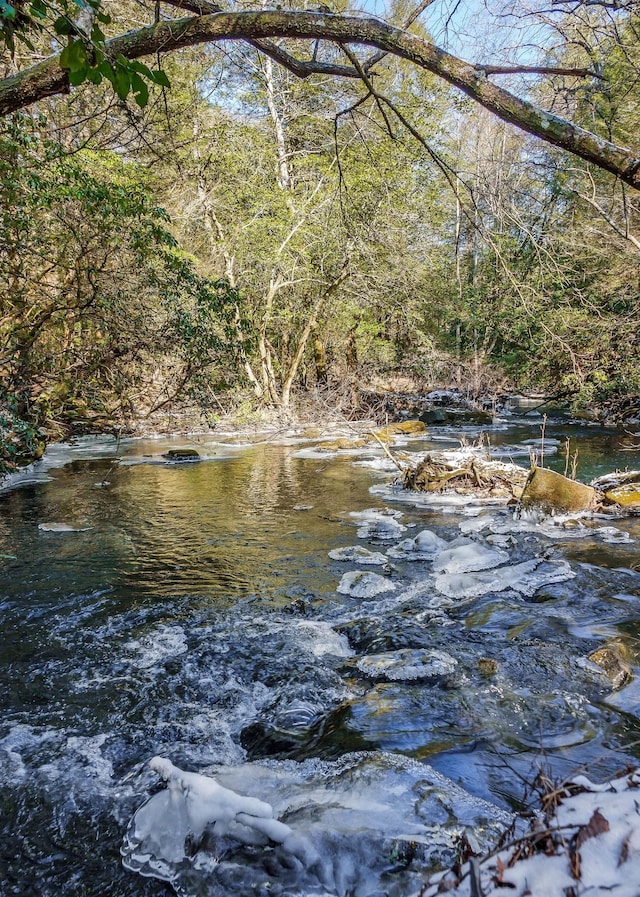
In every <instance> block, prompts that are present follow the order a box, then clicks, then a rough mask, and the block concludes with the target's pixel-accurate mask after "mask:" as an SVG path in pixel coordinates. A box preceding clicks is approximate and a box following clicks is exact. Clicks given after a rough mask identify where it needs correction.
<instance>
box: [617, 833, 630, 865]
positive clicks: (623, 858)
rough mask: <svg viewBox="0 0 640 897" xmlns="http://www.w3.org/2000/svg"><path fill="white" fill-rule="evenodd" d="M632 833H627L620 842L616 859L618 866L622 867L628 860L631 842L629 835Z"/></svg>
mask: <svg viewBox="0 0 640 897" xmlns="http://www.w3.org/2000/svg"><path fill="white" fill-rule="evenodd" d="M632 834H633V832H629V834H628V835H627V837H626V838H625V839H624V841H623V842H622V847H621V848H620V857H619V858H618V866H622V864H623V863H626V862H627V860H628V859H629V841H630V840H631V835H632Z"/></svg>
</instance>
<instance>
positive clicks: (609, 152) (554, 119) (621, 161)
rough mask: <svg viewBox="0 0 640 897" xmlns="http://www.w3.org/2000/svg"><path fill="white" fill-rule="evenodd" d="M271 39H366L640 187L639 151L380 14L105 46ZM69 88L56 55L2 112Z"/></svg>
mask: <svg viewBox="0 0 640 897" xmlns="http://www.w3.org/2000/svg"><path fill="white" fill-rule="evenodd" d="M272 37H281V38H285V37H290V38H296V39H299V38H307V39H311V40H329V41H335V42H336V43H338V44H340V43H353V44H363V45H365V46H369V47H377V48H378V49H379V50H384V51H385V52H388V53H391V54H393V55H395V56H399V57H400V58H402V59H407V60H409V61H410V62H412V63H414V64H415V65H417V66H419V67H421V68H423V69H426V70H427V71H430V72H432V73H433V74H435V75H437V76H438V77H440V78H442V79H443V80H445V81H446V82H448V83H449V84H452V85H453V86H454V87H457V88H458V89H459V90H461V91H463V92H464V93H465V94H467V95H468V96H470V97H471V98H472V99H473V100H475V101H476V102H477V103H480V104H481V105H482V106H484V107H485V108H486V109H488V110H489V111H490V112H492V113H493V114H494V115H497V116H498V117H499V118H501V119H503V120H504V121H507V122H510V123H511V124H514V125H516V126H517V127H519V128H521V129H522V130H524V131H527V132H528V133H530V134H533V135H534V136H536V137H539V138H540V139H541V140H544V141H545V142H547V143H549V144H552V145H553V146H558V147H561V148H562V149H565V150H567V151H568V152H570V153H573V154H574V155H576V156H579V157H581V158H583V159H585V160H586V161H588V162H591V163H593V164H594V165H597V166H598V167H600V168H603V169H605V170H606V171H610V172H611V173H613V174H614V175H616V176H617V177H619V178H620V179H621V180H622V181H624V182H625V183H627V184H629V186H631V187H633V188H634V189H636V190H640V153H638V152H634V151H632V150H629V149H627V148H626V147H623V146H618V145H616V144H614V143H611V142H610V141H608V140H604V139H603V138H602V137H599V136H598V135H596V134H593V133H592V132H590V131H587V130H585V129H584V128H580V127H578V126H577V125H575V124H573V123H571V122H569V121H567V120H565V119H563V118H560V117H559V116H557V115H554V114H552V113H550V112H545V111H544V110H542V109H539V108H538V107H537V106H535V105H533V104H532V103H530V102H528V101H527V100H523V99H521V98H520V97H517V96H515V95H514V94H512V93H510V92H509V91H507V90H505V89H503V88H501V87H499V86H497V85H496V84H493V83H492V82H490V81H489V80H488V79H487V75H486V72H485V71H484V70H483V69H482V67H478V66H474V65H471V64H470V63H468V62H465V61H464V60H462V59H459V58H458V57H456V56H452V55H451V54H450V53H447V52H445V51H444V50H441V49H440V48H438V47H436V46H435V45H434V44H432V43H430V42H429V41H427V40H424V39H422V38H420V37H417V36H416V35H414V34H409V33H408V32H406V31H402V30H401V29H399V28H394V27H393V26H392V25H387V24H386V23H385V22H381V21H379V20H377V19H373V18H359V17H355V16H334V15H327V14H324V13H310V12H288V11H284V10H268V11H264V12H230V13H214V14H212V15H206V16H198V17H192V18H186V19H173V20H170V21H164V22H158V23H156V24H154V25H149V26H147V27H145V28H141V29H139V30H137V31H130V32H127V33H126V34H122V35H119V36H118V37H114V38H112V39H111V40H109V41H106V44H105V47H106V51H107V52H108V53H110V54H114V55H115V54H117V53H122V54H123V55H124V56H125V57H127V58H128V59H137V58H139V57H141V56H148V55H150V54H153V53H156V52H158V51H162V52H168V51H171V50H177V49H180V48H181V47H189V46H194V45H196V44H202V43H208V42H215V41H221V40H245V41H255V40H262V39H264V38H267V39H268V38H272ZM68 88H69V81H68V75H67V72H66V71H64V70H63V69H62V68H61V67H60V62H59V56H58V55H55V56H51V57H49V58H47V59H45V60H43V61H42V62H40V63H38V64H37V65H34V66H32V67H31V68H29V69H26V70H24V71H22V72H19V73H17V74H15V75H11V76H9V77H8V78H5V79H4V80H3V81H1V82H0V114H5V115H6V114H7V113H9V112H13V111H15V110H17V109H21V108H24V107H25V106H28V105H30V104H31V103H34V102H36V101H37V100H40V99H43V98H44V97H47V96H52V95H53V94H57V93H61V92H62V91H64V90H67V89H68Z"/></svg>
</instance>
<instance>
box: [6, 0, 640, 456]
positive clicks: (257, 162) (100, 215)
mask: <svg viewBox="0 0 640 897" xmlns="http://www.w3.org/2000/svg"><path fill="white" fill-rule="evenodd" d="M0 37H1V43H0V112H1V113H2V117H1V118H0V143H1V150H0V456H1V457H2V459H3V462H2V463H3V464H4V467H5V469H11V467H12V466H14V465H15V464H16V463H18V462H19V461H20V459H21V458H30V457H33V456H37V455H38V453H39V452H41V451H42V449H43V446H44V444H45V443H46V442H48V441H51V440H55V439H59V438H60V437H64V436H68V435H69V434H77V433H88V432H104V431H114V430H119V429H122V428H123V427H124V428H127V427H131V426H132V425H133V424H134V423H135V422H136V421H141V420H151V421H153V419H154V415H158V414H162V413H164V412H166V411H167V410H168V409H174V408H190V409H197V413H198V414H200V415H201V416H202V417H203V419H204V420H206V421H207V422H208V423H210V424H212V423H215V421H216V420H218V419H219V418H220V417H221V416H228V415H236V417H238V418H242V417H244V418H245V419H246V418H250V417H251V415H259V414H261V413H265V411H266V412H268V413H274V414H281V415H282V414H283V415H296V414H301V413H303V411H304V412H305V413H309V409H310V408H315V409H316V413H322V414H324V415H325V416H331V414H332V413H334V412H335V411H338V412H339V413H340V414H343V415H346V416H357V415H358V413H359V412H360V411H361V410H362V395H363V393H364V392H366V391H371V390H374V391H375V390H376V389H385V388H392V387H394V385H395V386H396V387H397V385H398V384H404V386H405V388H409V387H408V386H407V384H409V385H410V386H411V387H412V388H414V389H419V388H433V387H434V386H446V387H458V388H460V389H462V390H463V391H465V392H466V393H467V394H468V395H470V396H472V397H476V398H477V397H481V396H495V395H499V394H500V393H503V392H505V391H508V390H511V391H515V390H518V391H524V392H527V391H529V392H542V393H543V394H545V395H554V396H557V397H559V398H562V399H564V400H566V401H567V402H568V403H571V405H572V407H573V408H575V409H585V408H586V409H591V410H593V409H605V410H604V412H602V413H623V412H624V409H625V408H629V407H634V402H635V404H636V405H637V395H638V393H640V365H639V363H638V362H639V360H640V328H639V326H638V322H639V321H640V224H639V216H640V194H639V193H638V189H640V174H639V172H640V145H639V144H638V133H639V127H638V125H639V120H640V111H639V107H638V97H639V96H640V83H639V82H640V4H638V3H637V2H636V0H614V2H604V0H602V2H600V0H550V2H542V0H504V2H499V3H488V2H486V3H483V2H481V0H464V2H453V0H422V2H421V3H420V4H419V5H417V6H416V5H415V4H413V3H412V2H410V0H395V2H391V3H390V4H389V5H387V6H385V7H384V8H382V7H375V8H374V6H372V5H369V4H365V5H363V6H361V7H357V6H356V7H354V6H348V5H347V4H346V3H344V2H343V0H338V2H336V3H335V4H334V6H333V7H332V8H331V9H329V8H328V7H324V6H322V7H321V8H318V7H317V6H315V7H314V6H313V5H311V6H310V5H309V4H307V3H306V2H305V0H291V2H286V3H283V4H277V5H274V6H273V7H269V6H266V5H262V6H260V7H259V8H258V7H251V6H250V5H249V6H245V5H244V4H243V3H242V2H240V3H238V4H235V5H234V6H232V7H229V8H226V7H225V8H224V9H223V8H222V7H220V6H218V5H217V4H215V3H212V2H210V0H165V2H160V0H158V2H155V3H151V2H148V0H108V2H106V0H105V2H101V0H15V2H9V0H0Z"/></svg>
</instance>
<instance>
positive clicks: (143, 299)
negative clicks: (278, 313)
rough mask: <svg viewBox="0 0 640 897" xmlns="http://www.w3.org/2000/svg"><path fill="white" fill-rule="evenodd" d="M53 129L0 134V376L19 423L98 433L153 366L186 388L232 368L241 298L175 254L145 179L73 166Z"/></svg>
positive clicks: (82, 158) (85, 159) (138, 173)
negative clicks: (173, 372) (195, 378)
mask: <svg viewBox="0 0 640 897" xmlns="http://www.w3.org/2000/svg"><path fill="white" fill-rule="evenodd" d="M46 130H47V128H46V123H45V122H44V121H42V120H40V121H32V120H31V119H29V118H27V117H24V116H22V117H16V118H14V119H12V120H9V121H7V122H6V123H5V126H4V127H2V128H1V129H0V375H1V378H2V382H3V383H4V384H5V388H6V390H7V398H8V400H11V402H12V403H13V404H12V405H11V407H12V408H13V409H14V411H15V415H16V416H17V417H16V420H17V419H18V418H22V419H23V420H24V421H26V422H27V425H28V426H34V427H39V426H45V427H47V428H49V429H50V430H52V431H57V432H60V430H65V429H67V428H68V427H69V426H75V425H76V422H78V425H79V426H80V427H81V428H84V429H87V428H91V427H92V426H95V427H98V428H103V427H104V426H106V425H108V422H109V420H113V419H114V417H118V415H121V414H122V413H123V411H125V410H126V409H127V408H128V407H129V399H128V396H129V395H130V393H131V392H132V391H134V390H135V389H136V388H139V387H140V384H141V383H142V382H144V379H145V377H146V376H147V371H148V369H149V367H153V366H155V367H157V366H158V365H162V364H164V363H165V361H164V360H165V359H167V358H172V359H173V362H172V363H173V364H174V365H177V366H178V370H179V371H180V372H181V373H180V374H179V376H180V377H182V378H185V379H188V375H189V372H190V371H192V370H193V371H195V370H197V371H198V372H199V373H200V374H202V372H204V371H205V370H207V369H211V368H216V369H217V368H220V367H221V366H224V365H225V364H226V363H228V362H229V363H230V361H231V360H232V358H233V355H232V353H231V354H230V352H229V350H228V347H227V340H228V334H229V325H228V323H225V316H226V317H227V318H228V316H229V314H230V312H228V309H229V307H230V305H233V306H234V314H235V306H236V305H238V304H239V303H240V297H239V296H238V295H237V294H233V293H230V292H229V291H228V290H226V289H225V286H224V284H222V283H221V282H216V281H210V280H208V279H207V278H204V277H202V276H201V275H199V274H198V273H197V271H196V269H195V266H194V262H193V260H192V259H190V258H189V257H187V256H186V255H185V254H184V253H181V252H180V249H179V247H178V246H177V243H176V240H175V238H174V236H173V235H172V233H171V231H170V230H169V225H170V222H169V220H168V216H167V214H166V212H165V211H164V210H163V209H162V207H160V206H159V205H158V202H157V197H156V196H155V195H154V192H153V189H152V184H151V182H150V180H149V177H148V175H147V173H146V172H145V171H144V170H143V169H139V168H138V167H137V166H136V165H133V164H131V163H127V162H125V161H124V160H123V159H122V158H121V157H120V156H119V155H118V154H114V153H104V152H103V153H97V152H92V151H88V150H83V151H82V152H78V153H76V154H74V155H72V156H66V155H64V154H63V153H62V152H61V150H60V148H59V147H58V146H57V145H56V144H55V143H53V142H51V141H50V140H49V139H47V138H46V137H44V136H43V134H44V133H46ZM14 430H15V427H14ZM7 446H9V443H7Z"/></svg>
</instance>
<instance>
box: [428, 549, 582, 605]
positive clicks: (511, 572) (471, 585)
mask: <svg viewBox="0 0 640 897" xmlns="http://www.w3.org/2000/svg"><path fill="white" fill-rule="evenodd" d="M575 575H576V574H575V573H574V572H573V570H572V569H571V567H570V566H569V564H568V563H567V561H548V560H545V559H544V558H534V559H533V560H530V561H523V562H522V563H521V564H514V565H513V566H507V567H498V568H496V569H495V570H484V571H479V572H476V573H441V574H440V575H439V576H437V577H436V589H437V590H438V591H439V592H440V593H441V594H442V595H446V596H447V597H448V598H455V599H464V598H479V597H480V596H481V595H488V594H489V593H490V592H504V591H506V590H507V589H511V590H513V591H514V592H519V593H520V594H521V595H524V596H526V597H531V596H532V595H535V593H536V592H537V591H538V589H540V588H542V586H546V585H550V584H551V583H554V582H563V581H565V580H567V579H573V577H574V576H575Z"/></svg>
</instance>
